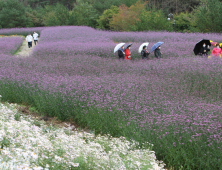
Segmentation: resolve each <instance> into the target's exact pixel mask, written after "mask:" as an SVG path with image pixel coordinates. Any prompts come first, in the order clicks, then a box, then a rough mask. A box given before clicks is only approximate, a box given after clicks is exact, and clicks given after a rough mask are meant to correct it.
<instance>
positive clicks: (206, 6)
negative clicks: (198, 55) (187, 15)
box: [195, 0, 222, 32]
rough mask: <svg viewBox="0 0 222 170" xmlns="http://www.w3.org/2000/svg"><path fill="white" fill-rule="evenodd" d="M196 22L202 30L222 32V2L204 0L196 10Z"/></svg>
mask: <svg viewBox="0 0 222 170" xmlns="http://www.w3.org/2000/svg"><path fill="white" fill-rule="evenodd" d="M195 16H196V24H197V27H198V28H199V29H200V31H202V32H221V27H222V20H221V17H220V16H222V2H220V1H219V0H202V4H201V5H200V6H199V7H198V8H197V9H196V10H195Z"/></svg>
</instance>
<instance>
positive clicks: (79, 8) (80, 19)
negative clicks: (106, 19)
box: [69, 0, 98, 27]
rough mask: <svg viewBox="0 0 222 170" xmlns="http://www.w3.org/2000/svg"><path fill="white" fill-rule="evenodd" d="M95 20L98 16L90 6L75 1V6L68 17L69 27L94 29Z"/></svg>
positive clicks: (78, 0)
mask: <svg viewBox="0 0 222 170" xmlns="http://www.w3.org/2000/svg"><path fill="white" fill-rule="evenodd" d="M97 19H98V14H97V12H96V10H95V9H94V8H93V6H92V5H91V4H89V3H88V2H82V1H81V0H77V5H75V7H74V8H73V10H72V12H71V15H70V19H69V25H86V26H90V27H95V26H96V24H97V23H96V20H97Z"/></svg>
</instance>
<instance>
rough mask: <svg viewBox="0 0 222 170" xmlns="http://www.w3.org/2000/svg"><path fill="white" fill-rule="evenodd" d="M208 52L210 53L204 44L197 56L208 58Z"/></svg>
mask: <svg viewBox="0 0 222 170" xmlns="http://www.w3.org/2000/svg"><path fill="white" fill-rule="evenodd" d="M208 51H210V49H209V48H208V47H207V46H206V44H205V43H203V47H201V49H200V53H199V55H201V56H208Z"/></svg>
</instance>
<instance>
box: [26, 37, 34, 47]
mask: <svg viewBox="0 0 222 170" xmlns="http://www.w3.org/2000/svg"><path fill="white" fill-rule="evenodd" d="M32 39H33V37H32V36H31V34H28V35H27V36H26V41H27V42H28V47H29V48H30V47H32Z"/></svg>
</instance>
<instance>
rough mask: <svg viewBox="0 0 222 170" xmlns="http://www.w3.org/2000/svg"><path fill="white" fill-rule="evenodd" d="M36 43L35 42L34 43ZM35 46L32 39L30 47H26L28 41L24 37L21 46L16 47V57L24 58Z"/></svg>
mask: <svg viewBox="0 0 222 170" xmlns="http://www.w3.org/2000/svg"><path fill="white" fill-rule="evenodd" d="M36 45H37V44H36ZM34 48H35V43H34V41H32V47H31V48H29V47H28V42H27V41H26V40H25V39H24V41H23V43H22V46H21V47H20V48H19V49H18V51H17V53H16V54H15V55H16V56H17V57H21V58H26V57H29V56H30V55H31V54H32V50H33V49H34Z"/></svg>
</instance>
